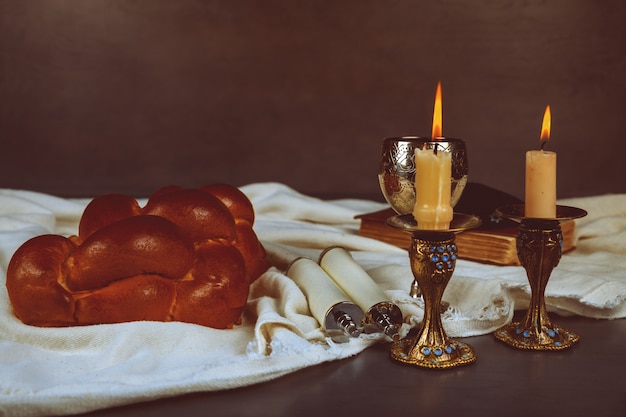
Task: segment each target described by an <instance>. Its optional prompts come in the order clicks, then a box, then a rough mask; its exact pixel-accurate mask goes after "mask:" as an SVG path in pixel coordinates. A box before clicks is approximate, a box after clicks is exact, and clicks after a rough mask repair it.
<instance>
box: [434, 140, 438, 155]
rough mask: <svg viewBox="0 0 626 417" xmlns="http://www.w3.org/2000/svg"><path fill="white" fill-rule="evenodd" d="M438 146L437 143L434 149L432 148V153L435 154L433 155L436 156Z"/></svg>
mask: <svg viewBox="0 0 626 417" xmlns="http://www.w3.org/2000/svg"><path fill="white" fill-rule="evenodd" d="M438 145H439V144H438V143H435V147H434V149H433V152H434V154H435V155H437V146H438Z"/></svg>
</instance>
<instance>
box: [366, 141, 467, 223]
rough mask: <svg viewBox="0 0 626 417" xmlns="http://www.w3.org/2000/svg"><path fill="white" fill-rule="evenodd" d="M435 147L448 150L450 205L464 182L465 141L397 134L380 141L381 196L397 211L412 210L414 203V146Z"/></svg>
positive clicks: (455, 199)
mask: <svg viewBox="0 0 626 417" xmlns="http://www.w3.org/2000/svg"><path fill="white" fill-rule="evenodd" d="M435 148H436V149H437V152H450V153H452V178H451V181H452V192H451V196H450V205H451V206H452V207H454V206H455V205H456V203H458V201H459V199H460V198H461V194H462V193H463V189H464V188H465V185H466V184H467V173H468V162H467V149H466V147H465V141H463V140H462V139H454V138H446V137H441V138H435V140H433V139H429V138H421V137H418V136H401V137H391V138H386V139H385V140H384V141H383V149H382V158H381V163H380V169H379V171H378V182H379V183H380V189H381V190H382V192H383V196H384V197H385V199H386V200H387V202H388V203H389V204H390V205H391V207H392V208H393V209H394V210H395V211H396V213H398V214H412V213H413V207H414V206H415V149H435Z"/></svg>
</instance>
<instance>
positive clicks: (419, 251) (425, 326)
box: [387, 213, 481, 369]
mask: <svg viewBox="0 0 626 417" xmlns="http://www.w3.org/2000/svg"><path fill="white" fill-rule="evenodd" d="M387 223H388V224H389V225H390V226H393V227H396V228H398V229H401V230H403V231H404V232H407V233H410V234H411V246H410V248H409V259H410V261H411V270H412V272H413V275H414V277H415V280H416V281H417V283H418V285H419V287H420V289H421V293H422V297H423V299H424V319H423V321H422V327H421V329H420V331H419V333H418V335H417V336H416V337H414V338H411V337H409V338H405V339H402V340H397V341H395V342H394V343H392V346H391V351H390V356H391V358H392V359H393V360H395V361H398V362H402V363H405V364H409V365H415V366H419V367H423V368H431V369H445V368H452V367H456V366H461V365H468V364H471V363H473V362H475V361H476V354H475V353H474V349H473V348H472V347H471V346H470V345H468V344H467V343H464V342H460V341H458V340H454V339H450V338H449V337H448V336H447V335H446V332H445V331H444V328H443V324H442V321H441V299H442V296H443V293H444V291H445V289H446V286H447V285H448V282H449V281H450V278H451V277H452V274H453V273H454V268H455V266H456V258H457V247H456V239H455V236H456V234H457V233H459V232H462V231H464V230H467V229H471V228H475V227H478V226H479V225H480V223H481V221H480V218H478V217H476V216H472V215H468V214H461V213H454V218H453V219H452V222H451V223H450V228H449V229H445V230H422V229H419V228H418V225H417V224H416V222H415V219H414V218H413V216H412V215H410V214H409V215H398V216H393V217H390V218H389V219H388V220H387Z"/></svg>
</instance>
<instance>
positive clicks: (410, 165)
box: [378, 136, 468, 298]
mask: <svg viewBox="0 0 626 417" xmlns="http://www.w3.org/2000/svg"><path fill="white" fill-rule="evenodd" d="M416 149H437V152H449V153H450V154H451V158H452V177H451V178H450V181H451V184H450V186H451V195H450V205H451V206H452V207H454V206H455V205H456V203H457V202H458V201H459V199H460V198H461V195H462V194H463V190H464V189H465V185H466V184H467V178H468V158H467V147H466V145H465V141H464V140H463V139H457V138H447V137H441V138H436V139H435V140H433V139H431V138H423V137H419V136H400V137H390V138H386V139H385V140H384V141H383V146H382V156H381V161H380V167H379V171H378V182H379V185H380V189H381V191H382V193H383V196H384V197H385V200H387V202H388V203H389V205H390V206H391V207H392V208H393V209H394V211H395V212H396V213H398V214H399V215H403V214H412V213H413V208H414V206H415V200H416V190H415V175H416V173H415V150H416ZM409 294H410V295H411V296H412V297H413V298H419V297H420V296H421V292H420V288H419V285H418V283H417V281H415V280H414V281H413V283H412V284H411V287H410V288H409Z"/></svg>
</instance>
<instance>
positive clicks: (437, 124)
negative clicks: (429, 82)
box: [432, 81, 443, 140]
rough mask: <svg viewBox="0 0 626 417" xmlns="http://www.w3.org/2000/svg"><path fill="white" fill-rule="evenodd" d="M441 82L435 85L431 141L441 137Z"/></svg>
mask: <svg viewBox="0 0 626 417" xmlns="http://www.w3.org/2000/svg"><path fill="white" fill-rule="evenodd" d="M441 113H442V112H441V81H439V82H438V83H437V92H436V93H435V109H434V111H433V132H432V139H433V140H436V138H441V137H443V133H442V131H443V128H442V125H443V123H442V119H443V117H442V114H441Z"/></svg>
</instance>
